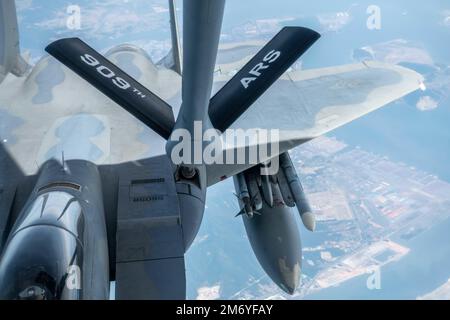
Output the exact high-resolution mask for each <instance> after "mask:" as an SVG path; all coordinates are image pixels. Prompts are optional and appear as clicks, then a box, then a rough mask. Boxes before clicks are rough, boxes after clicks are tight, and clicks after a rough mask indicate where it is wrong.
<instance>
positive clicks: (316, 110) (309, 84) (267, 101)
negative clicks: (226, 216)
mask: <svg viewBox="0 0 450 320" xmlns="http://www.w3.org/2000/svg"><path fill="white" fill-rule="evenodd" d="M423 80H424V79H423V77H422V76H421V75H420V74H418V73H416V72H415V71H412V70H410V69H407V68H404V67H401V66H397V65H389V64H385V63H381V62H375V61H366V62H362V63H357V64H351V65H345V66H339V67H331V68H323V69H315V70H302V71H291V72H287V73H285V74H284V75H283V76H282V77H281V78H280V79H279V80H278V81H277V82H276V83H275V84H274V85H273V86H272V87H271V88H270V89H269V90H268V91H266V92H265V93H264V94H263V95H262V96H261V97H260V98H259V99H258V100H257V101H256V102H255V103H254V104H253V105H252V106H251V107H250V108H249V109H248V110H247V111H246V112H245V113H244V114H243V115H242V116H241V117H240V118H239V119H238V120H236V121H235V122H234V123H233V124H232V125H231V127H230V129H244V130H247V129H252V128H260V129H266V130H272V129H274V130H279V140H278V141H279V152H280V153H283V152H286V151H288V150H290V149H292V148H294V147H296V146H298V145H300V144H302V143H304V142H307V141H309V140H311V139H314V138H316V137H319V136H321V135H323V134H326V133H328V132H330V131H332V130H333V129H336V128H338V127H340V126H342V125H344V124H346V123H349V122H351V121H353V120H355V119H357V118H359V117H362V116H364V115H365V114H367V113H369V112H372V111H374V110H376V109H378V108H380V107H382V106H384V105H386V104H388V103H390V102H393V101H395V100H397V99H400V98H402V97H403V96H405V95H407V94H409V93H411V92H413V91H415V90H417V89H419V88H421V87H422V86H423ZM268 142H272V143H273V142H275V141H273V140H270V139H269V140H268ZM224 146H225V150H224V154H225V153H226V152H227V151H229V149H230V148H233V149H239V148H247V146H239V145H238V144H235V145H231V146H227V144H225V145H224ZM247 149H248V148H247ZM266 160H268V159H263V158H260V159H258V162H264V161H266ZM251 166H252V165H250V164H245V165H220V164H215V165H211V166H209V167H208V185H213V184H215V183H217V182H219V181H221V180H223V179H225V178H227V177H231V176H233V175H235V174H237V173H239V172H242V171H244V170H245V169H248V168H249V167H251Z"/></svg>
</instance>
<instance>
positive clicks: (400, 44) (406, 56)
mask: <svg viewBox="0 0 450 320" xmlns="http://www.w3.org/2000/svg"><path fill="white" fill-rule="evenodd" d="M362 52H365V54H366V55H368V56H370V57H371V59H374V60H378V61H383V62H387V63H391V64H398V63H402V62H409V63H417V64H426V65H434V61H433V58H432V57H431V55H430V54H429V53H428V51H427V50H426V49H425V48H424V47H423V46H422V45H421V44H420V43H415V42H413V41H408V40H405V39H396V40H392V41H388V42H382V43H378V44H375V45H372V46H367V47H363V48H360V49H359V52H358V54H359V55H361V54H362Z"/></svg>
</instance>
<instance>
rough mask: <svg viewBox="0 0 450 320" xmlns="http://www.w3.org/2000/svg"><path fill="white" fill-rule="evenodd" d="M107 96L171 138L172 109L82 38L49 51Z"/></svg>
mask: <svg viewBox="0 0 450 320" xmlns="http://www.w3.org/2000/svg"><path fill="white" fill-rule="evenodd" d="M45 50H46V51H47V52H48V53H50V54H51V55H52V56H53V57H55V58H56V59H58V60H59V61H60V62H61V63H63V64H64V65H66V66H67V67H68V68H70V69H71V70H72V71H74V72H75V73H77V74H78V75H79V76H80V77H82V78H83V79H84V80H86V81H87V82H89V83H90V84H91V85H93V86H94V87H95V88H97V89H98V90H100V91H101V92H102V93H103V94H105V95H106V96H108V97H109V98H110V99H112V100H113V101H114V102H116V103H117V104H119V105H120V106H121V107H123V108H124V109H125V110H127V111H128V112H130V113H131V114H132V115H134V116H135V117H136V118H138V119H139V120H141V121H142V122H143V123H144V124H146V125H147V126H148V127H150V128H151V129H153V130H154V131H155V132H157V133H158V134H159V135H161V136H162V137H163V138H165V139H168V138H169V136H170V134H171V132H172V130H173V127H174V125H175V119H174V115H173V111H172V108H171V107H170V106H169V105H168V104H167V103H166V102H164V101H163V100H161V99H160V98H159V97H158V96H156V95H155V94H153V93H152V92H150V91H149V90H148V89H147V88H145V87H144V86H143V85H141V84H140V83H139V82H137V81H136V80H135V79H133V78H132V77H131V76H129V75H128V74H126V73H125V72H124V71H123V70H121V69H120V68H119V67H117V66H116V65H114V64H113V63H112V62H111V61H109V60H108V59H106V58H105V57H104V56H102V55H101V54H100V53H98V52H97V51H95V50H94V49H93V48H91V47H89V46H88V45H87V44H86V43H84V42H83V41H81V40H80V39H78V38H69V39H62V40H58V41H55V42H53V43H51V44H50V45H49V46H48V47H47V48H46V49H45Z"/></svg>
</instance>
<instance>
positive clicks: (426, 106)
mask: <svg viewBox="0 0 450 320" xmlns="http://www.w3.org/2000/svg"><path fill="white" fill-rule="evenodd" d="M416 107H417V109H419V110H420V111H430V110H433V109H436V108H437V107H438V102H437V101H436V100H435V99H433V98H432V97H430V96H423V97H421V98H420V99H419V101H417V104H416Z"/></svg>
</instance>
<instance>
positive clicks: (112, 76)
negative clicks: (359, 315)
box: [0, 0, 423, 300]
mask: <svg viewBox="0 0 450 320" xmlns="http://www.w3.org/2000/svg"><path fill="white" fill-rule="evenodd" d="M169 7H170V16H171V30H172V50H171V51H170V53H169V55H168V56H167V57H166V58H164V59H163V60H162V61H160V62H158V63H154V62H152V61H151V59H150V58H149V56H148V55H147V53H146V52H145V51H143V50H142V49H139V48H137V47H134V46H131V45H119V46H117V47H115V48H112V49H110V50H109V51H108V52H107V53H105V55H102V54H100V53H99V52H97V51H96V50H95V49H93V48H92V47H90V46H89V45H88V44H86V43H85V42H83V41H82V40H81V39H78V38H66V39H59V40H57V41H55V42H53V43H50V44H49V45H48V47H47V48H46V51H47V52H48V53H49V54H50V55H46V56H44V57H43V58H42V59H40V60H39V61H38V62H37V63H36V64H35V65H33V66H28V64H27V63H26V62H25V61H24V59H23V58H22V56H21V53H20V47H19V32H18V26H17V19H16V10H15V4H14V1H12V0H4V1H1V2H0V253H1V258H0V299H24V300H26V299H28V300H52V299H75V300H76V299H108V298H109V296H110V292H109V290H110V281H115V283H116V286H115V297H116V299H185V298H186V272H185V260H184V256H185V253H186V252H187V251H188V249H189V247H190V246H191V244H192V242H193V240H194V239H195V237H196V235H197V232H198V230H199V228H200V225H201V222H202V217H203V213H204V210H205V199H206V195H207V189H208V187H210V186H212V185H214V184H217V183H220V182H221V181H223V180H225V179H228V178H233V179H234V182H235V188H236V195H237V198H238V202H239V205H240V208H241V211H240V212H239V213H238V216H239V219H242V221H243V223H244V225H245V229H246V232H247V235H248V239H249V241H250V244H251V246H252V248H253V251H254V253H255V255H256V257H257V259H258V261H259V263H260V264H261V266H262V268H263V269H264V270H265V272H266V273H267V275H268V276H269V277H270V278H271V279H272V280H273V281H274V283H276V284H277V285H278V286H279V287H280V288H281V289H282V290H284V291H285V292H287V293H289V294H293V293H294V292H295V290H296V289H297V288H298V286H299V282H300V274H301V269H302V267H301V266H302V263H301V262H302V261H301V260H302V251H301V244H300V234H299V229H298V227H297V224H296V219H295V218H296V217H295V213H294V212H293V210H292V208H294V207H296V208H297V211H298V213H299V215H300V218H301V221H302V222H303V223H304V225H305V227H306V228H307V229H308V230H311V231H313V230H314V229H315V218H314V212H313V210H312V208H311V206H310V205H309V204H308V201H307V197H306V195H305V193H304V190H303V187H302V184H301V181H300V179H299V176H298V175H297V173H296V169H295V165H294V163H293V162H292V160H291V158H290V156H289V152H288V151H289V150H290V149H292V148H295V147H297V146H299V145H301V144H303V143H305V142H308V141H310V140H312V139H314V138H317V137H319V136H321V135H323V134H326V133H328V132H330V131H332V130H333V129H335V128H337V127H340V126H342V125H344V124H346V123H348V122H350V121H352V120H355V119H357V118H359V117H361V116H363V115H365V114H367V113H369V112H371V111H373V110H376V109H378V108H380V107H382V106H384V105H386V104H388V103H390V102H392V101H395V100H397V99H399V98H401V97H403V96H405V95H407V94H409V93H411V92H413V91H415V90H417V89H419V88H420V87H421V86H422V85H423V78H422V76H421V75H419V74H417V73H416V72H414V71H412V70H409V69H406V68H403V67H400V66H397V65H389V64H384V63H380V62H376V61H365V62H362V63H356V64H352V65H345V66H339V67H331V68H323V69H317V70H290V67H291V66H292V64H293V63H295V62H296V61H297V60H298V59H299V58H300V57H301V56H302V55H303V54H305V53H306V52H307V50H308V49H309V48H310V47H311V46H312V45H313V44H314V43H315V42H316V41H318V40H319V38H320V35H319V34H318V33H317V32H315V31H313V30H310V29H307V28H303V27H299V26H290V27H285V28H283V29H282V30H280V32H279V33H278V34H277V35H276V36H275V37H274V38H273V39H272V40H271V41H269V42H268V43H267V44H266V45H264V46H262V47H260V48H259V49H260V50H259V52H258V53H256V55H254V56H253V57H242V64H241V65H240V71H237V72H232V71H233V70H234V69H235V68H237V64H236V63H234V64H233V65H232V66H231V65H230V64H229V63H227V62H223V63H221V64H220V63H219V64H218V63H216V62H217V61H216V60H217V55H218V48H219V38H220V34H221V25H222V19H223V14H224V7H225V0H195V1H194V0H184V2H183V32H182V39H183V41H182V46H181V45H180V43H181V42H180V40H179V39H180V35H179V32H178V24H177V22H176V20H177V19H176V10H175V5H174V3H173V0H171V1H169ZM323 45H324V47H326V44H323ZM330 50H331V48H330ZM217 66H219V68H218V67H217ZM218 69H220V70H221V72H220V73H219V74H218V73H217V72H215V71H216V70H218ZM211 129H212V130H213V132H216V133H217V135H218V137H219V139H218V143H216V144H215V146H216V148H215V149H214V150H215V151H214V152H212V155H213V156H214V157H216V156H223V155H227V156H230V155H231V156H239V154H244V155H246V156H247V155H250V154H251V153H252V150H254V149H255V148H256V149H258V150H259V149H264V148H266V149H267V150H269V149H270V151H271V152H267V153H266V155H264V153H261V154H262V155H260V153H257V157H256V158H254V159H253V160H252V161H250V157H244V158H245V159H244V161H241V162H239V161H234V162H232V161H224V162H221V161H216V162H209V161H206V160H205V159H200V160H199V161H196V159H193V158H195V157H196V155H197V153H198V150H200V151H201V152H203V151H206V150H207V149H208V147H210V145H209V143H208V141H205V139H202V138H201V137H202V134H204V133H206V132H210V131H211ZM252 129H258V130H254V131H252ZM233 130H234V131H233ZM261 130H266V131H267V132H269V131H270V132H272V131H273V132H276V133H277V134H274V135H270V137H269V138H267V139H262V140H258V139H256V140H251V139H250V140H251V141H256V142H254V143H252V142H249V141H250V140H248V139H247V140H244V141H243V142H241V143H236V144H233V143H230V141H229V140H227V139H226V133H227V132H236V131H241V132H242V131H243V132H254V135H258V132H261ZM184 133H186V136H187V138H186V139H184V140H186V141H184V142H190V143H191V144H188V145H191V146H192V149H190V148H189V147H188V148H184V149H182V152H181V153H177V152H176V151H177V150H178V149H177V148H179V143H180V142H182V140H183V139H182V138H180V137H181V136H182V134H184ZM199 134H200V135H199ZM199 137H200V138H199ZM250 138H252V137H250ZM216 142H217V141H216ZM267 150H266V151H267ZM174 154H178V155H179V156H180V159H181V160H179V159H175V158H174ZM231 158H233V157H231ZM226 159H227V160H228V158H227V157H226ZM197 160H198V159H197ZM275 164H278V166H276V165H275ZM277 167H278V169H277V170H275V169H274V168H277ZM269 169H274V170H275V171H272V170H269ZM235 215H236V212H230V219H234V217H235ZM236 263H238V261H236Z"/></svg>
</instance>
